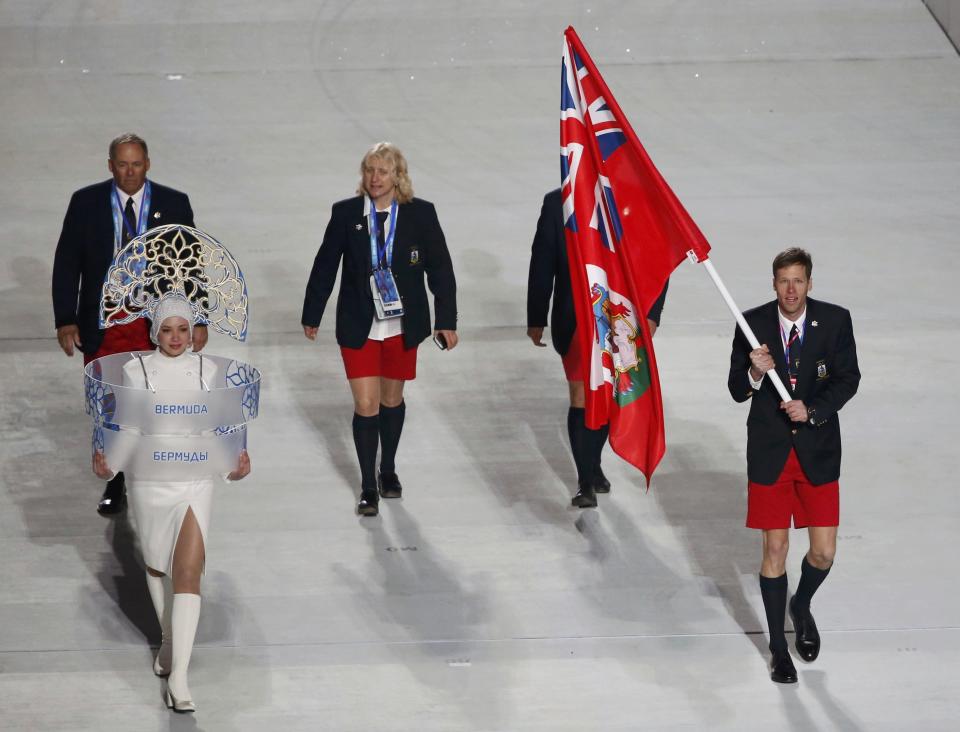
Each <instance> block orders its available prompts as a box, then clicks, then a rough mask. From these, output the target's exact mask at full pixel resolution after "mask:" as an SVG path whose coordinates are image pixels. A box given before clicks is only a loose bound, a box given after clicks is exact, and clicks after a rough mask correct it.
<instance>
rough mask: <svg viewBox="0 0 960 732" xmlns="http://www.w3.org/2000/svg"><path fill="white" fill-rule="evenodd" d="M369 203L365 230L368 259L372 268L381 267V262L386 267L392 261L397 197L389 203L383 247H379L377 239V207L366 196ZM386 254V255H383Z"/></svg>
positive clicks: (378, 228)
mask: <svg viewBox="0 0 960 732" xmlns="http://www.w3.org/2000/svg"><path fill="white" fill-rule="evenodd" d="M367 201H369V203H370V213H369V214H368V220H367V230H368V231H369V232H370V260H371V262H372V263H373V268H374V269H380V268H381V262H385V263H386V266H387V269H389V268H390V265H391V263H392V262H393V235H394V234H395V233H396V231H397V199H396V198H394V199H393V203H391V204H390V231H389V233H388V234H387V235H386V236H385V237H384V242H383V249H381V248H380V242H379V241H377V232H378V231H379V230H380V227H379V226H378V225H377V207H376V206H375V205H374V203H373V199H372V198H369V197H368V198H367ZM384 255H386V256H384Z"/></svg>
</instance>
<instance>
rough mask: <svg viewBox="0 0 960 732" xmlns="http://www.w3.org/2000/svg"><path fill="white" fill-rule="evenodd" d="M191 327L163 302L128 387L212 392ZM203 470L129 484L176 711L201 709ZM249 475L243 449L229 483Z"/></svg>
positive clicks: (101, 468)
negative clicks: (196, 689) (193, 675)
mask: <svg viewBox="0 0 960 732" xmlns="http://www.w3.org/2000/svg"><path fill="white" fill-rule="evenodd" d="M193 323H194V315H193V311H192V310H191V307H190V304H189V303H188V302H187V301H186V300H185V299H183V298H181V297H172V298H164V299H163V300H162V301H161V302H160V303H159V304H158V306H157V309H156V312H155V313H154V317H153V322H152V324H151V328H150V338H151V340H152V341H153V342H154V343H156V344H157V350H156V351H155V352H154V353H152V354H150V355H148V356H144V357H142V358H134V359H131V360H130V362H129V363H127V364H126V365H124V368H123V385H124V386H127V387H139V388H150V389H155V390H158V391H159V390H166V389H176V390H187V389H198V390H199V389H209V386H207V385H208V384H210V383H213V377H214V376H215V375H216V370H217V367H216V365H215V364H214V363H213V361H212V360H210V359H203V358H202V356H200V355H199V354H196V353H192V352H190V351H189V347H190V344H191V341H192V335H193V332H192V331H193ZM200 470H202V469H200ZM200 470H198V475H197V478H196V479H195V480H189V481H162V480H141V479H138V478H137V476H136V475H130V476H128V483H127V486H128V487H127V493H128V497H129V501H130V505H131V507H132V509H133V513H134V518H135V521H136V525H137V534H138V536H139V538H140V546H141V549H142V551H143V559H144V563H145V564H146V565H147V587H148V589H149V590H150V598H151V599H152V600H153V606H154V608H155V609H156V612H157V618H158V620H159V621H160V627H161V630H162V632H163V635H162V643H161V646H160V650H159V652H158V653H157V657H156V659H155V661H154V666H153V668H154V673H156V674H157V675H158V676H168V679H167V692H166V700H167V706H168V707H170V708H172V709H173V710H174V711H177V712H192V711H195V709H196V706H195V705H194V703H193V701H192V696H191V694H190V689H189V688H188V686H187V667H188V666H189V664H190V655H191V653H192V651H193V641H194V637H195V635H196V630H197V622H198V620H199V618H200V577H201V575H202V574H203V569H204V559H205V553H204V546H205V545H206V538H207V531H208V527H209V525H210V509H211V503H212V500H213V486H214V477H215V476H212V475H209V474H203V473H202V472H200ZM93 471H94V473H96V474H97V475H98V476H99V477H101V478H102V477H104V476H107V478H109V476H111V475H112V474H113V471H111V470H110V468H109V466H108V465H107V462H106V458H105V457H104V455H103V453H102V452H97V453H95V454H94V457H93ZM249 472H250V458H249V457H248V455H247V453H246V451H245V450H244V451H243V452H241V454H240V459H239V462H238V464H237V467H236V469H235V470H233V471H232V472H231V473H229V474H228V475H226V476H224V477H225V478H226V479H227V480H240V479H241V478H243V477H244V476H246V475H247V474H248V473H249ZM171 585H172V586H171Z"/></svg>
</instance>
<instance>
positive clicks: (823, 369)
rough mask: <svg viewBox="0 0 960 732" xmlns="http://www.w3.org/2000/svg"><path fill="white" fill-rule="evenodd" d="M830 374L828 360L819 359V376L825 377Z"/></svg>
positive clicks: (820, 377) (819, 377)
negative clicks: (828, 372)
mask: <svg viewBox="0 0 960 732" xmlns="http://www.w3.org/2000/svg"><path fill="white" fill-rule="evenodd" d="M827 376H829V374H827V362H826V361H822V360H821V361H817V378H818V379H825V378H827Z"/></svg>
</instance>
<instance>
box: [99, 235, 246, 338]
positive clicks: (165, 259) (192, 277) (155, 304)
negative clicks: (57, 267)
mask: <svg viewBox="0 0 960 732" xmlns="http://www.w3.org/2000/svg"><path fill="white" fill-rule="evenodd" d="M174 299H176V300H181V301H185V302H186V303H188V304H189V307H190V310H191V312H192V314H193V320H194V322H196V323H197V324H200V325H208V326H210V327H211V328H213V329H214V330H217V331H219V332H220V333H223V334H224V335H228V336H231V337H232V338H236V339H237V340H238V341H243V340H245V339H246V337H247V284H246V282H245V281H244V278H243V273H242V272H241V271H240V265H239V264H237V260H236V259H234V258H233V255H231V254H230V252H228V251H227V250H226V248H225V247H224V246H223V245H222V244H221V243H220V242H218V241H217V240H216V239H214V238H213V237H212V236H210V235H208V234H205V233H204V232H202V231H200V230H199V229H194V228H191V227H189V226H182V225H180V224H169V225H167V226H158V227H157V228H155V229H150V230H148V231H147V232H145V233H144V234H141V235H140V236H138V237H137V238H136V239H132V240H131V241H130V243H129V244H127V245H126V246H125V247H124V248H123V249H121V250H120V251H119V252H117V254H116V256H115V257H114V258H113V263H112V264H111V265H110V268H109V269H108V270H107V276H106V279H105V280H104V282H103V294H102V296H101V298H100V327H101V328H109V327H110V326H112V325H121V324H123V323H130V322H132V321H134V320H136V319H137V318H143V317H147V318H153V319H155V316H156V315H158V314H160V313H158V309H160V310H166V309H168V308H167V307H164V308H161V307H160V305H161V303H166V304H167V306H169V304H170V301H171V300H174ZM177 314H179V313H177ZM192 325H193V323H191V327H192Z"/></svg>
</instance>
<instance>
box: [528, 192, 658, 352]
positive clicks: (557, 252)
mask: <svg viewBox="0 0 960 732" xmlns="http://www.w3.org/2000/svg"><path fill="white" fill-rule="evenodd" d="M669 286H670V281H669V280H667V282H666V283H665V284H664V285H663V291H662V292H661V293H660V296H659V297H658V298H657V299H656V301H655V302H654V303H653V305H652V306H651V307H650V312H648V313H647V318H648V319H649V320H652V321H653V322H654V323H656V324H657V325H660V316H661V315H662V314H663V304H664V302H666V299H667V288H668V287H669ZM551 295H552V296H553V310H552V311H551V312H550V339H551V340H552V341H553V347H554V349H555V350H556V352H557V353H559V354H560V355H561V356H564V355H566V353H567V351H569V350H570V341H571V340H573V333H574V331H576V329H577V315H576V312H575V310H574V306H573V290H572V287H571V285H570V265H569V262H568V261H567V237H566V234H565V232H564V230H563V202H562V199H561V198H560V189H559V188H557V189H555V190H552V191H550V192H549V193H548V194H547V195H545V196H544V197H543V206H542V207H541V209H540V218H539V219H538V220H537V233H536V234H534V236H533V246H532V247H531V251H530V272H529V274H528V276H527V327H528V328H542V327H544V326H546V324H547V310H548V309H549V308H550V297H551Z"/></svg>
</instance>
